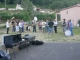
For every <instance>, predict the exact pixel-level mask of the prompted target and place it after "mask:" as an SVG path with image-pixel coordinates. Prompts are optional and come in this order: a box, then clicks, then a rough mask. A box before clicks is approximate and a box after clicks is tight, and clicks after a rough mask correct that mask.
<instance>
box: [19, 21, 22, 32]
mask: <svg viewBox="0 0 80 60" xmlns="http://www.w3.org/2000/svg"><path fill="white" fill-rule="evenodd" d="M19 32H20V33H22V21H20V22H19Z"/></svg>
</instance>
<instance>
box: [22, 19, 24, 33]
mask: <svg viewBox="0 0 80 60" xmlns="http://www.w3.org/2000/svg"><path fill="white" fill-rule="evenodd" d="M22 32H24V21H23V20H22Z"/></svg>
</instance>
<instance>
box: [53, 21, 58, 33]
mask: <svg viewBox="0 0 80 60" xmlns="http://www.w3.org/2000/svg"><path fill="white" fill-rule="evenodd" d="M57 25H58V22H57V21H56V20H54V31H55V33H57Z"/></svg>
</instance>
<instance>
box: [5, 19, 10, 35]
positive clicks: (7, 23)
mask: <svg viewBox="0 0 80 60" xmlns="http://www.w3.org/2000/svg"><path fill="white" fill-rule="evenodd" d="M9 27H10V24H9V20H7V22H6V28H7V34H8V33H9Z"/></svg>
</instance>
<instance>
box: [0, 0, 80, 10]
mask: <svg viewBox="0 0 80 60" xmlns="http://www.w3.org/2000/svg"><path fill="white" fill-rule="evenodd" d="M22 1H26V2H27V1H30V2H32V3H33V4H34V5H36V6H38V7H41V8H49V9H53V10H55V9H62V8H66V7H69V6H73V5H76V4H79V3H80V0H6V3H7V4H17V3H18V4H21V3H22ZM0 2H1V3H5V0H0Z"/></svg>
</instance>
